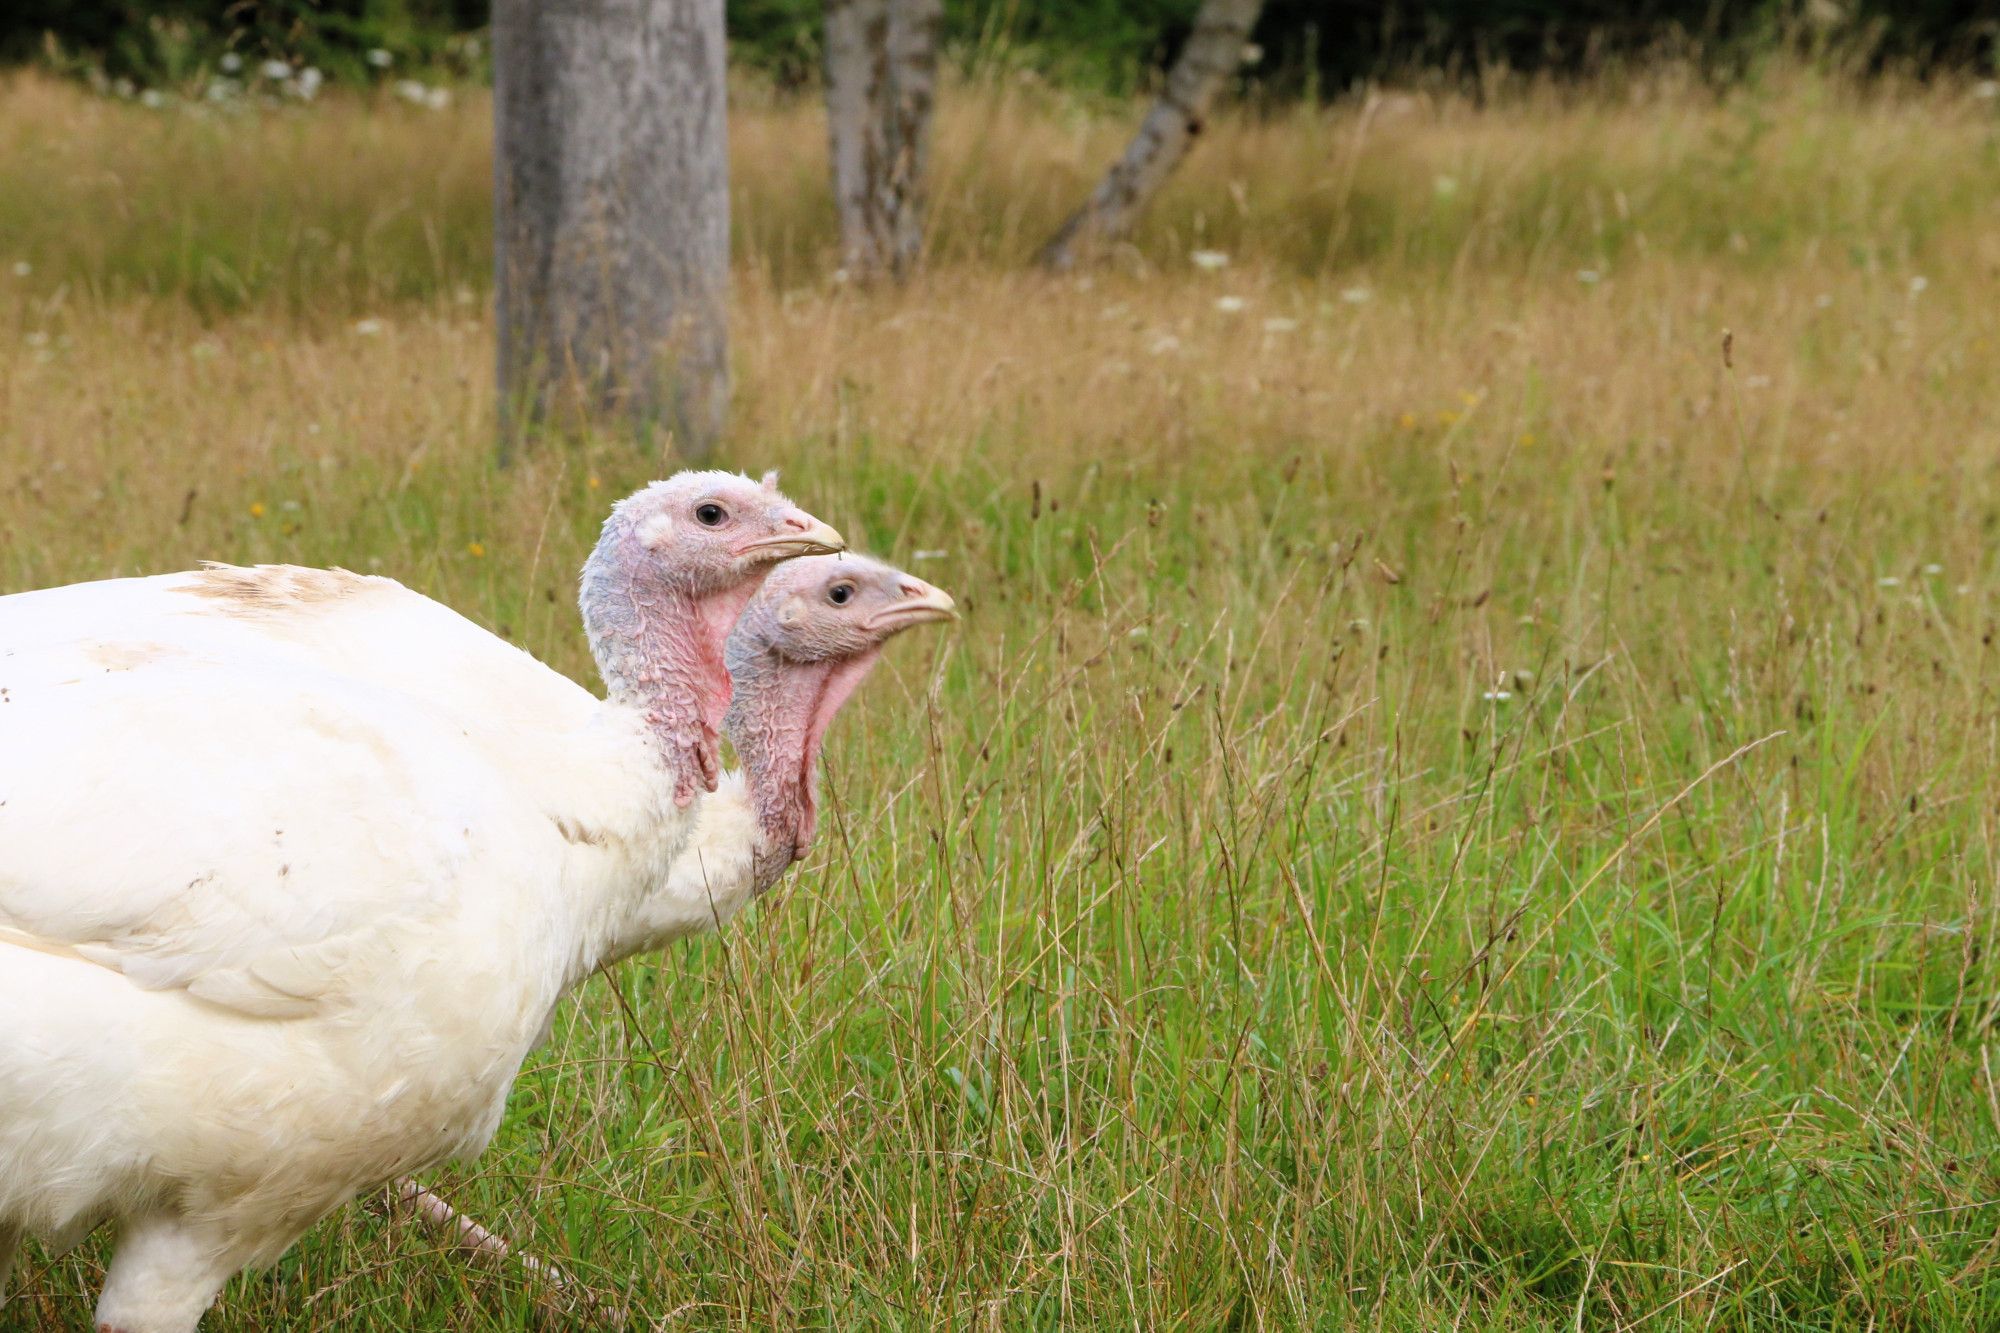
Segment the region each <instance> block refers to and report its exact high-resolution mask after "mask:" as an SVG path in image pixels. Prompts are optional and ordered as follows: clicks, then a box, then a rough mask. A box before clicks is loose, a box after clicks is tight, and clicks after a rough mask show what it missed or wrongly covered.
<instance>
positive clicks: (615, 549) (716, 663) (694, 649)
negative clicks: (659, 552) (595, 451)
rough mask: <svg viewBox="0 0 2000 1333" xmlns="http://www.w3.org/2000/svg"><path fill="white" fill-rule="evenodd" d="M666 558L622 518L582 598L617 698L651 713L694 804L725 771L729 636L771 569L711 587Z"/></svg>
mask: <svg viewBox="0 0 2000 1333" xmlns="http://www.w3.org/2000/svg"><path fill="white" fill-rule="evenodd" d="M661 566H662V562H661V561H660V560H659V559H658V558H657V557H656V556H655V555H654V554H653V553H652V552H651V551H649V550H647V549H646V546H645V544H644V543H643V542H642V541H640V539H639V536H638V533H637V531H636V530H635V527H634V525H633V524H632V523H631V522H629V521H627V522H623V523H620V522H616V521H614V522H613V523H612V524H609V525H607V526H606V528H605V531H604V535H603V536H602V537H601V538H599V539H598V543H597V547H596V549H595V550H593V551H592V552H591V553H590V559H589V560H588V561H586V562H585V563H584V567H583V584H582V591H581V593H580V595H579V596H578V599H577V601H578V605H579V606H580V608H581V609H582V611H583V627H584V631H585V633H587V634H588V635H589V636H590V652H591V656H592V657H594V658H596V659H597V670H598V673H599V674H600V675H602V676H603V678H604V685H605V688H606V690H608V691H609V692H610V696H611V701H612V702H613V703H615V704H620V705H624V706H626V707H630V708H634V709H637V710H639V711H640V712H642V713H643V714H644V716H645V719H646V725H647V727H648V728H649V729H650V730H651V731H652V733H653V735H654V737H655V738H656V739H657V740H658V742H659V746H660V753H661V757H662V758H663V760H664V761H665V763H666V766H667V769H668V771H669V773H671V774H672V776H673V781H674V803H675V804H676V805H681V806H686V805H688V804H689V803H690V802H692V801H693V800H694V798H695V796H696V795H697V794H699V793H700V792H704V791H713V790H715V783H716V779H717V778H718V777H719V776H720V775H721V771H722V770H721V761H720V759H719V757H718V753H717V751H718V746H717V739H716V738H717V733H718V731H719V729H720V727H721V723H722V717H723V712H724V710H725V709H726V708H727V707H728V705H729V673H728V671H727V669H726V668H725V667H724V666H723V661H722V644H723V640H724V639H725V638H726V637H727V636H728V634H729V629H730V626H732V625H733V624H735V623H736V617H737V614H738V613H739V612H741V611H742V609H743V607H744V605H745V604H746V603H747V602H748V601H749V600H750V598H751V597H752V596H753V595H754V594H755V593H756V591H757V585H758V584H759V583H760V582H762V578H761V575H757V574H753V575H751V576H750V577H747V578H744V579H741V580H739V581H738V582H737V584H736V586H734V587H732V588H730V589H728V590H727V591H724V592H713V593H704V592H700V591H698V590H697V589H696V588H694V587H693V586H692V585H691V584H690V583H689V582H688V581H686V580H685V579H680V578H676V577H674V576H673V575H671V574H670V573H668V572H667V571H666V570H665V569H663V568H662V567H661Z"/></svg>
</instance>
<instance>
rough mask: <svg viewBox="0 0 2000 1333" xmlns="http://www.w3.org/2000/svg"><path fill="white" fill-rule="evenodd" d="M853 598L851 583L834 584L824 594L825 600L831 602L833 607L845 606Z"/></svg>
mask: <svg viewBox="0 0 2000 1333" xmlns="http://www.w3.org/2000/svg"><path fill="white" fill-rule="evenodd" d="M853 598H854V585H853V584H851V583H836V584H834V585H833V587H831V588H829V589H828V590H827V594H826V600H827V601H829V602H832V603H833V604H834V605H835V606H846V605H847V604H848V602H850V601H851V600H853Z"/></svg>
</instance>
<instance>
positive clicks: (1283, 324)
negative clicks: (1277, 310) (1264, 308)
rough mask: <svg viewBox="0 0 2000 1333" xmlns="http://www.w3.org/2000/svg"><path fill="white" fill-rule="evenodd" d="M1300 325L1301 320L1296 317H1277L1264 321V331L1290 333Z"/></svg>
mask: <svg viewBox="0 0 2000 1333" xmlns="http://www.w3.org/2000/svg"><path fill="white" fill-rule="evenodd" d="M1298 326H1299V322H1298V321H1297V320H1296V319H1285V318H1282V317H1276V318H1272V319H1267V320H1265V321H1264V332H1266V333H1290V332H1291V331H1292V330H1293V329H1295V328H1297V327H1298Z"/></svg>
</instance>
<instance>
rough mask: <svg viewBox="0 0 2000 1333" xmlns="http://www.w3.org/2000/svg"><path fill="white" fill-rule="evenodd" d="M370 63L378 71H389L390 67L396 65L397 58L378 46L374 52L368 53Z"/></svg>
mask: <svg viewBox="0 0 2000 1333" xmlns="http://www.w3.org/2000/svg"><path fill="white" fill-rule="evenodd" d="M368 63H369V64H371V65H373V66H374V67H375V68H376V69H387V68H389V66H391V65H393V64H395V63H396V57H394V56H392V55H390V54H389V53H388V52H387V51H384V50H383V49H382V48H381V47H379V46H378V47H376V48H375V49H374V50H372V51H370V52H369V53H368Z"/></svg>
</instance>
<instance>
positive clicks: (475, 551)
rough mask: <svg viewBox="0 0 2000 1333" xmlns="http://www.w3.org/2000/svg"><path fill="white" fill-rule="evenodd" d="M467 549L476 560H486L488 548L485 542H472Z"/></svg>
mask: <svg viewBox="0 0 2000 1333" xmlns="http://www.w3.org/2000/svg"><path fill="white" fill-rule="evenodd" d="M465 549H466V551H467V552H468V553H469V554H470V555H471V556H472V558H473V559H475V560H483V559H485V558H486V546H485V543H483V542H472V543H470V544H469V545H467V546H466V548H465Z"/></svg>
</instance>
